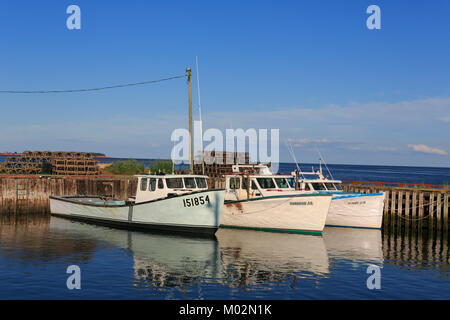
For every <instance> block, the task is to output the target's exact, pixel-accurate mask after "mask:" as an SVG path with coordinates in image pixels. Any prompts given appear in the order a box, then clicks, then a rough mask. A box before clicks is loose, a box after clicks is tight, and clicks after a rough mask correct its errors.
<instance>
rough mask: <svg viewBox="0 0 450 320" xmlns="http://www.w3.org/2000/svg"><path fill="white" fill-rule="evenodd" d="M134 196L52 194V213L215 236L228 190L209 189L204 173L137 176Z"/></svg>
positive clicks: (130, 225) (123, 225) (100, 222)
mask: <svg viewBox="0 0 450 320" xmlns="http://www.w3.org/2000/svg"><path fill="white" fill-rule="evenodd" d="M136 177H137V179H138V186H137V192H136V195H135V196H134V197H131V198H129V199H128V200H126V201H123V200H115V199H107V198H102V197H96V196H62V197H60V196H59V197H56V196H52V197H50V210H51V213H52V215H55V216H63V217H68V218H72V219H78V220H86V221H90V222H95V223H99V224H106V225H111V226H118V227H128V228H134V229H154V230H162V231H176V232H190V233H192V232H193V233H197V234H204V235H212V234H214V233H215V232H216V230H217V228H218V227H219V221H220V214H221V210H222V207H223V202H224V197H225V191H224V190H223V189H217V190H209V189H208V185H207V181H206V178H207V176H203V175H190V174H185V175H137V176H136Z"/></svg>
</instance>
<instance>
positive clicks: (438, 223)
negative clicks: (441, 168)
mask: <svg viewBox="0 0 450 320" xmlns="http://www.w3.org/2000/svg"><path fill="white" fill-rule="evenodd" d="M442 196H443V194H442V192H439V193H437V200H436V230H437V231H438V232H439V231H441V230H442V217H441V214H442V210H441V209H442Z"/></svg>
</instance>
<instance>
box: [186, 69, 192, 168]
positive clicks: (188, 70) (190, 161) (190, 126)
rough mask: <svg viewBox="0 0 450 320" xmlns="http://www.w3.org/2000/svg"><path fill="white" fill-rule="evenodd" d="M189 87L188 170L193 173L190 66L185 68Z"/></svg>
mask: <svg viewBox="0 0 450 320" xmlns="http://www.w3.org/2000/svg"><path fill="white" fill-rule="evenodd" d="M186 73H187V76H188V87H189V138H190V143H189V172H190V173H191V174H192V173H194V135H193V133H192V80H191V68H186Z"/></svg>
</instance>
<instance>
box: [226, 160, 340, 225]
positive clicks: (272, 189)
mask: <svg viewBox="0 0 450 320" xmlns="http://www.w3.org/2000/svg"><path fill="white" fill-rule="evenodd" d="M250 172H252V173H250ZM225 178H226V179H225V189H226V194H225V205H224V210H223V212H222V218H221V222H220V226H221V227H230V228H244V229H254V230H263V231H278V232H294V233H311V234H321V233H322V231H323V228H324V226H325V220H326V217H327V213H328V209H329V207H330V203H331V195H328V194H320V193H318V192H314V191H297V190H295V189H294V188H293V187H292V180H293V178H292V177H291V176H288V175H274V174H272V172H271V170H270V168H269V167H268V166H266V165H235V166H233V174H230V175H226V176H225Z"/></svg>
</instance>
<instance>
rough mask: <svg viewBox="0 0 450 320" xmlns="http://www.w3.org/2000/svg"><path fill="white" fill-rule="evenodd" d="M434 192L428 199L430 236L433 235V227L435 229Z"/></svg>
mask: <svg viewBox="0 0 450 320" xmlns="http://www.w3.org/2000/svg"><path fill="white" fill-rule="evenodd" d="M433 213H434V192H431V193H430V197H429V199H428V233H429V234H430V235H432V234H433V227H434V218H433Z"/></svg>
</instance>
